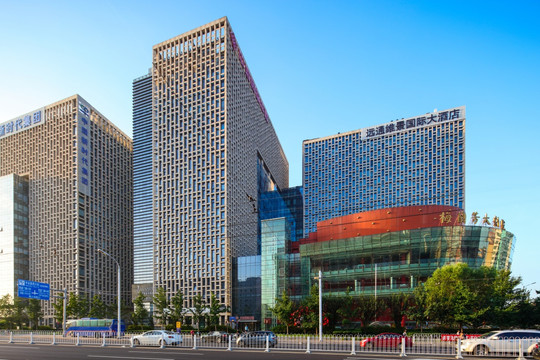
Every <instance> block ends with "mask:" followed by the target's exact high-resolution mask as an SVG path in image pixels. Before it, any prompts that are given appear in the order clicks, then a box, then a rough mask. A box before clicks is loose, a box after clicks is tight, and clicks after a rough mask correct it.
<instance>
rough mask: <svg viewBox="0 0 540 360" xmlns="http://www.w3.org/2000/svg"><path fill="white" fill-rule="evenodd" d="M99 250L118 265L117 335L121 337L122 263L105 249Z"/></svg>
mask: <svg viewBox="0 0 540 360" xmlns="http://www.w3.org/2000/svg"><path fill="white" fill-rule="evenodd" d="M97 251H98V252H100V253H102V254H103V255H105V256H108V257H110V258H111V259H112V260H113V261H114V262H115V263H116V266H117V267H118V290H117V291H118V293H117V302H118V324H117V328H116V336H117V337H118V338H120V320H121V312H120V299H121V295H120V264H119V263H118V261H116V259H115V258H113V257H112V255H111V254H109V253H107V252H105V251H103V250H102V249H98V250H97Z"/></svg>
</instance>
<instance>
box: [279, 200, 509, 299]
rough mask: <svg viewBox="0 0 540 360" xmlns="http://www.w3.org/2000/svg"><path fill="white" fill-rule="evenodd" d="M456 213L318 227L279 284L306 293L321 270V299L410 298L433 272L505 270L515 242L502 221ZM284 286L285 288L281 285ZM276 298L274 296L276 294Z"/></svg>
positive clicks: (398, 212) (437, 210)
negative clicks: (455, 267) (460, 266)
mask: <svg viewBox="0 0 540 360" xmlns="http://www.w3.org/2000/svg"><path fill="white" fill-rule="evenodd" d="M466 223H467V219H466V217H465V213H464V211H463V210H462V209H461V208H458V207H451V206H442V205H425V206H407V207H398V208H389V209H380V210H373V211H368V212H363V213H358V214H353V215H347V216H342V217H338V218H333V219H329V220H325V221H321V222H318V223H317V231H316V232H314V233H310V234H309V237H308V238H306V239H302V240H300V241H297V242H293V243H291V248H290V253H289V254H288V257H289V261H288V265H289V266H288V271H285V273H286V274H284V275H285V277H286V278H287V280H286V281H284V282H285V283H288V284H287V287H288V288H289V289H290V290H292V291H291V295H292V298H296V299H300V298H302V297H304V296H306V295H307V294H309V288H310V286H311V285H312V284H313V283H314V282H315V281H317V280H314V277H316V276H318V272H319V270H321V271H322V277H323V293H324V295H344V294H345V292H346V291H347V289H350V292H351V295H360V294H374V293H375V292H376V293H377V295H380V296H388V295H390V294H392V293H395V292H411V291H412V290H413V289H414V288H415V287H416V286H417V285H418V283H421V282H424V281H425V280H426V279H427V278H428V277H429V276H430V275H431V274H432V273H433V272H434V271H435V270H436V269H437V268H439V267H442V266H444V265H446V264H453V263H460V262H461V263H466V264H468V265H469V266H470V267H472V268H478V267H480V266H490V267H494V268H496V269H509V268H510V265H511V259H512V254H513V249H514V244H515V237H514V235H513V234H512V233H510V232H509V231H507V230H506V229H505V224H504V220H501V219H499V218H498V217H496V216H494V217H493V218H492V219H490V218H489V217H488V216H487V215H485V216H484V217H480V216H478V213H476V212H475V213H473V214H472V215H471V217H470V220H469V221H468V223H469V224H466ZM282 283H283V282H282ZM277 296H279V294H277Z"/></svg>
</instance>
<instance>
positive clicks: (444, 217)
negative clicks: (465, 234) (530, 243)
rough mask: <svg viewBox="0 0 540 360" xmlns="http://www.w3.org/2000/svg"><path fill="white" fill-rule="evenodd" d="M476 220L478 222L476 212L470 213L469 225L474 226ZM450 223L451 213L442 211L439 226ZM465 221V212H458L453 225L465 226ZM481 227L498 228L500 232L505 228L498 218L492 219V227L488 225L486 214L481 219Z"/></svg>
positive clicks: (502, 221)
mask: <svg viewBox="0 0 540 360" xmlns="http://www.w3.org/2000/svg"><path fill="white" fill-rule="evenodd" d="M478 220H479V216H478V212H477V211H475V212H473V213H472V215H471V220H470V222H469V223H470V224H471V225H476V224H477V223H478ZM451 221H452V213H451V212H445V211H443V212H442V213H441V214H440V215H439V222H440V224H441V225H445V224H448V223H450V222H451ZM465 221H466V216H465V211H460V212H459V213H458V214H457V216H456V219H455V221H454V225H465ZM481 225H482V226H492V227H496V228H499V229H501V230H505V228H504V225H505V223H504V220H502V219H500V218H499V217H498V216H494V217H493V225H492V224H491V223H490V221H489V216H488V215H487V214H486V215H484V217H483V218H482V223H481Z"/></svg>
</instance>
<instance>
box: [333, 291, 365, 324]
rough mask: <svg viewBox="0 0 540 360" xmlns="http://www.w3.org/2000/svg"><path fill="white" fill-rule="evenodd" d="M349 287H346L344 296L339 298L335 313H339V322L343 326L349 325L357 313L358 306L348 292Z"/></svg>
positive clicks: (356, 316)
mask: <svg viewBox="0 0 540 360" xmlns="http://www.w3.org/2000/svg"><path fill="white" fill-rule="evenodd" d="M350 292H351V291H350V289H349V288H347V291H346V292H345V296H344V297H343V298H342V299H341V304H342V305H341V306H340V308H339V309H338V311H337V313H338V314H339V316H340V318H341V324H342V325H343V326H347V325H349V324H350V323H351V322H352V320H354V319H356V318H358V315H359V312H360V311H359V308H358V305H357V303H356V301H355V300H354V299H353V297H352V296H351V294H350Z"/></svg>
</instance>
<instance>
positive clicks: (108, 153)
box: [0, 95, 133, 324]
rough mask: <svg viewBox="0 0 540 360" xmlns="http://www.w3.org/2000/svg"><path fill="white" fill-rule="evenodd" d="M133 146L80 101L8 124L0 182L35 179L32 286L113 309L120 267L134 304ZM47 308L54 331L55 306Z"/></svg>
mask: <svg viewBox="0 0 540 360" xmlns="http://www.w3.org/2000/svg"><path fill="white" fill-rule="evenodd" d="M131 146H132V144H131V139H130V138H129V137H127V136H126V135H125V134H123V133H122V132H121V131H120V130H118V129H117V128H116V127H115V126H114V125H113V124H112V123H111V122H110V121H109V120H107V119H106V118H105V117H104V116H103V115H101V114H100V113H99V112H98V111H97V110H95V109H94V108H93V107H92V106H90V105H89V104H88V103H87V102H86V101H85V100H84V99H83V98H81V97H80V96H78V95H74V96H71V97H69V98H67V99H64V100H61V101H59V102H57V103H54V104H51V105H48V106H45V107H43V108H40V109H37V110H35V111H32V112H29V113H27V114H23V115H21V116H19V117H17V118H15V119H13V120H9V121H6V122H3V123H0V176H6V175H9V174H17V175H18V176H20V177H24V178H26V179H28V180H27V181H28V194H29V201H28V219H29V225H28V228H29V234H28V247H29V262H30V264H29V265H30V266H29V277H30V279H29V280H34V281H38V282H43V283H48V284H50V286H51V289H64V288H66V289H67V291H68V292H73V293H75V294H78V295H80V296H86V297H88V298H89V299H90V300H91V299H92V297H93V296H94V295H100V296H101V298H102V299H103V301H104V302H106V303H109V304H113V303H115V302H116V298H117V290H116V289H117V265H116V263H115V261H114V260H116V261H117V262H118V264H119V265H120V267H121V275H122V281H121V289H122V300H123V302H124V303H125V304H129V303H130V300H131V291H130V290H131V282H132V279H133V268H132V266H133V265H132V259H133V255H132V251H133V244H132V236H133V220H132V216H133V213H132V212H133V210H132V203H133V199H132V148H131ZM0 226H2V227H3V226H4V225H0ZM98 249H102V250H104V251H105V252H107V253H108V254H109V255H110V256H112V257H113V259H114V260H113V259H111V258H110V257H108V256H105V255H103V254H101V253H99V252H98ZM43 309H44V318H45V320H46V323H47V324H53V321H54V320H53V317H54V310H53V308H52V306H51V301H45V302H43Z"/></svg>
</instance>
